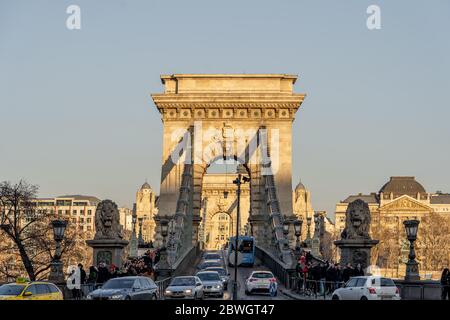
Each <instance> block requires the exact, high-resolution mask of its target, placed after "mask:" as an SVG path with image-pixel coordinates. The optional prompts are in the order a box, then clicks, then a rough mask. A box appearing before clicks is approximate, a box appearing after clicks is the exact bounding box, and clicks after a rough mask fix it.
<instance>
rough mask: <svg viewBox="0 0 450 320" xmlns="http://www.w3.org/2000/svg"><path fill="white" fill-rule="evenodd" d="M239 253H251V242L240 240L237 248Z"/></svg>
mask: <svg viewBox="0 0 450 320" xmlns="http://www.w3.org/2000/svg"><path fill="white" fill-rule="evenodd" d="M239 251H241V252H244V253H251V252H253V241H252V240H242V243H241V245H240V246H239Z"/></svg>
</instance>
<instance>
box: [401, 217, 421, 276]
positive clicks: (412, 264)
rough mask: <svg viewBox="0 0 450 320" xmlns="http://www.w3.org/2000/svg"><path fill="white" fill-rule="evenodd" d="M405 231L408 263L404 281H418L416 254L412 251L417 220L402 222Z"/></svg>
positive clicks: (415, 236)
mask: <svg viewBox="0 0 450 320" xmlns="http://www.w3.org/2000/svg"><path fill="white" fill-rule="evenodd" d="M403 224H404V225H405V230H406V237H407V238H408V241H409V255H408V262H406V274H405V280H420V276H419V264H418V263H417V261H416V252H415V250H414V241H416V239H417V230H418V228H419V220H406V221H404V222H403Z"/></svg>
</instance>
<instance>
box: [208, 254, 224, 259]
mask: <svg viewBox="0 0 450 320" xmlns="http://www.w3.org/2000/svg"><path fill="white" fill-rule="evenodd" d="M220 259H221V257H220V255H219V254H217V253H208V254H205V260H220Z"/></svg>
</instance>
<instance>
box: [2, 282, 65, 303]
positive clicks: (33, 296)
mask: <svg viewBox="0 0 450 320" xmlns="http://www.w3.org/2000/svg"><path fill="white" fill-rule="evenodd" d="M0 300H63V294H62V292H61V290H59V288H58V287H57V286H56V285H54V284H53V283H50V282H43V281H32V282H27V281H25V280H23V279H18V280H17V281H16V282H14V283H7V284H4V285H2V286H0Z"/></svg>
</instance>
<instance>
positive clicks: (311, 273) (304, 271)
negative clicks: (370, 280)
mask: <svg viewBox="0 0 450 320" xmlns="http://www.w3.org/2000/svg"><path fill="white" fill-rule="evenodd" d="M296 275H297V282H296V290H297V292H302V293H305V292H311V293H312V294H315V295H317V294H319V295H323V294H331V293H332V292H333V291H334V290H335V289H337V288H339V287H341V286H342V284H344V283H345V282H347V281H348V280H349V279H350V278H351V277H356V276H363V275H364V269H363V267H362V266H361V265H360V264H357V265H356V266H353V265H351V264H348V265H346V266H342V265H340V264H339V263H333V262H329V261H324V262H319V261H317V260H314V259H313V258H312V255H311V254H310V253H309V252H304V253H303V254H302V255H301V256H300V258H299V259H298V261H297V266H296Z"/></svg>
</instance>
